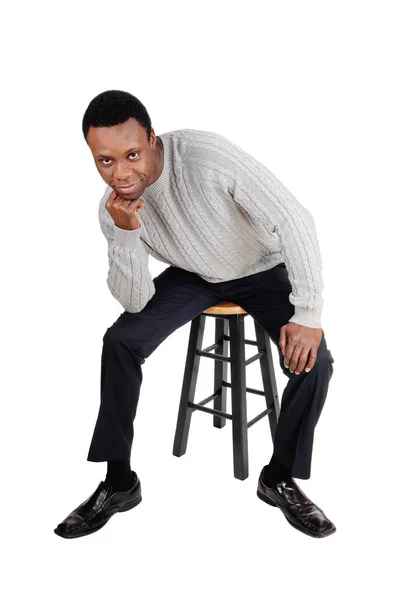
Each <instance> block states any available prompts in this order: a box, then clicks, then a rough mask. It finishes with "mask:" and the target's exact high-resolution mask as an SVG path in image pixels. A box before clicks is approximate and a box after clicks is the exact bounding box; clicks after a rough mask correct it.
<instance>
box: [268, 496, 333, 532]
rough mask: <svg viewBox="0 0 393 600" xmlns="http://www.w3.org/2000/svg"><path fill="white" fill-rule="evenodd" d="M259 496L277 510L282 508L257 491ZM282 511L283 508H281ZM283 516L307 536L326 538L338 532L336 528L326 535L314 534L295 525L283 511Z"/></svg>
mask: <svg viewBox="0 0 393 600" xmlns="http://www.w3.org/2000/svg"><path fill="white" fill-rule="evenodd" d="M257 496H258V498H259V499H260V500H263V501H264V502H266V504H270V506H275V507H276V508H280V506H279V505H278V504H276V503H275V502H273V500H270V498H268V497H267V496H265V495H264V494H262V493H261V492H260V491H259V490H257ZM280 510H281V508H280ZM281 512H282V514H283V515H284V517H285V518H286V520H287V521H288V523H289V524H290V525H292V527H294V528H295V529H297V530H298V531H301V532H302V533H305V534H306V535H309V536H311V537H313V538H324V537H327V536H328V535H331V534H332V533H334V532H335V531H336V526H334V527H333V528H332V529H329V531H327V532H326V533H323V534H322V535H321V534H318V533H317V534H313V533H311V532H310V531H307V529H303V528H302V527H299V526H298V525H295V523H293V522H292V521H291V519H289V518H288V517H287V515H286V514H285V513H284V512H283V511H282V510H281Z"/></svg>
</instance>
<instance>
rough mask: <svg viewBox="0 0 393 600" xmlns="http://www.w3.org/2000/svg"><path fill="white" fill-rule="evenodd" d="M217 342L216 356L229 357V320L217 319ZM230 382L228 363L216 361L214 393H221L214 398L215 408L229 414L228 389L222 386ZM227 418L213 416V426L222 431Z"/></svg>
mask: <svg viewBox="0 0 393 600" xmlns="http://www.w3.org/2000/svg"><path fill="white" fill-rule="evenodd" d="M215 322H216V324H215V342H216V343H217V342H220V344H219V346H217V348H216V350H215V352H216V354H222V355H223V356H229V352H228V349H229V348H228V347H229V342H228V340H224V337H223V336H224V335H226V336H228V335H229V323H228V319H225V318H224V319H221V318H218V317H217V318H216V319H215ZM223 380H224V381H228V363H227V362H226V361H221V360H215V361H214V393H219V396H217V397H216V398H214V401H213V408H215V409H216V410H221V411H222V412H227V388H226V387H225V386H223V385H222V382H223ZM226 422H227V420H226V418H225V417H220V416H219V415H213V425H214V427H218V428H219V429H221V428H222V427H224V425H226Z"/></svg>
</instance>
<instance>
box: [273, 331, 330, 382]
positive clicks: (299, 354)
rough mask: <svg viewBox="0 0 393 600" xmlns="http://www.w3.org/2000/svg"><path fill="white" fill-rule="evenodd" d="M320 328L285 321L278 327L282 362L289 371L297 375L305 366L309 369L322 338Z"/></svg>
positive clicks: (307, 370) (312, 364)
mask: <svg viewBox="0 0 393 600" xmlns="http://www.w3.org/2000/svg"><path fill="white" fill-rule="evenodd" d="M322 334H323V332H322V329H316V328H314V327H306V326H305V325H299V324H298V323H287V324H286V325H283V327H281V329H280V346H281V349H282V353H283V354H284V364H285V367H286V368H289V370H290V371H291V372H293V371H295V373H296V375H299V373H301V372H302V371H303V369H304V367H306V369H305V370H306V372H309V371H311V369H312V368H313V366H314V365H315V361H316V359H317V353H318V348H319V345H320V343H321V340H322Z"/></svg>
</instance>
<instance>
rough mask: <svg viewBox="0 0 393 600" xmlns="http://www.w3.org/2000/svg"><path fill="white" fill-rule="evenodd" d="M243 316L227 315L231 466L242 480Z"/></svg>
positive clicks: (245, 443)
mask: <svg viewBox="0 0 393 600" xmlns="http://www.w3.org/2000/svg"><path fill="white" fill-rule="evenodd" d="M244 317H245V315H230V316H229V330H230V354H231V356H230V358H231V361H230V365H231V390H232V437H233V466H234V476H235V477H236V479H242V480H243V479H246V478H247V477H248V437H247V405H246V366H245V342H244Z"/></svg>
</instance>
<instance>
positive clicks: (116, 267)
mask: <svg viewBox="0 0 393 600" xmlns="http://www.w3.org/2000/svg"><path fill="white" fill-rule="evenodd" d="M110 193H111V188H110V187H109V186H108V189H107V190H106V191H105V194H104V196H103V198H102V200H101V202H100V206H99V222H100V226H101V230H102V232H103V234H104V235H105V238H106V240H107V242H108V262H109V271H108V276H107V285H108V287H109V290H110V292H111V294H112V295H113V296H114V298H116V300H117V301H118V302H120V304H121V305H122V307H123V308H124V309H125V310H126V311H127V312H130V313H135V312H140V311H141V310H142V309H143V308H144V307H145V305H146V304H147V303H148V302H149V300H150V299H151V298H152V296H153V295H154V293H155V287H154V282H153V280H152V278H151V275H150V272H149V268H148V262H149V254H148V252H147V250H146V248H145V244H144V242H143V240H141V238H140V234H141V227H139V229H134V230H127V229H120V228H119V227H117V226H116V225H115V223H114V222H113V219H112V217H111V216H110V214H109V212H108V211H107V209H106V208H105V202H106V200H107V198H108V196H109V194H110Z"/></svg>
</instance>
